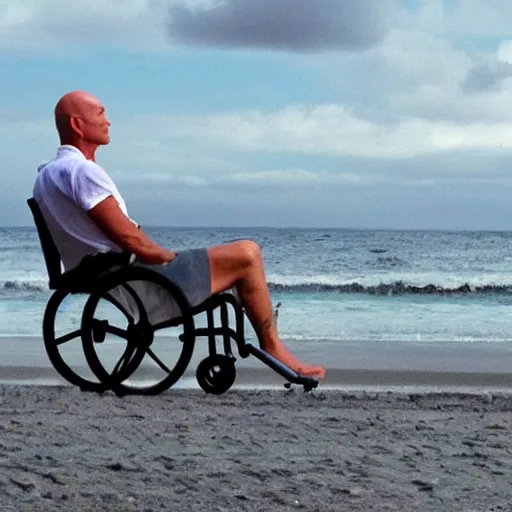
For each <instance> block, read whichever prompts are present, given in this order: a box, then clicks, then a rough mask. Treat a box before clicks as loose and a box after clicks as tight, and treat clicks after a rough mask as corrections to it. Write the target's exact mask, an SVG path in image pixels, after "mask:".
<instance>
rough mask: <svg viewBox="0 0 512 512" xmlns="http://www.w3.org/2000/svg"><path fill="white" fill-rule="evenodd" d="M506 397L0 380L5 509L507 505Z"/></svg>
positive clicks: (0, 479)
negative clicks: (91, 388) (88, 386)
mask: <svg viewBox="0 0 512 512" xmlns="http://www.w3.org/2000/svg"><path fill="white" fill-rule="evenodd" d="M511 420H512V394H511V393H510V391H507V390H501V391H497V390H495V391H492V390H487V391H485V390H484V391H482V390H480V391H470V392H461V391H455V390H452V391H446V390H445V391H442V390H437V391H405V390H402V391H393V392H389V391H378V392H376V391H368V390H367V391H364V390H359V391H348V390H341V389H336V390H335V389H332V390H326V389H322V388H319V389H317V390H315V391H314V392H312V393H304V392H303V391H302V390H301V389H299V388H293V389H292V390H291V391H286V390H284V388H278V389H274V390H269V389H266V390H264V389H259V390H258V389H253V390H250V389H232V390H230V391H228V392H227V393H226V394H225V395H222V396H211V395H206V394H204V393H203V392H202V391H199V390H193V389H174V390H170V391H169V392H166V393H164V394H162V395H159V396H157V397H134V396H132V397H124V398H122V399H120V398H117V397H115V396H113V395H112V394H108V393H107V394H104V395H102V396H100V395H96V394H88V393H82V392H80V391H79V390H78V389H75V388H72V387H69V386H27V385H20V384H17V385H2V386H0V496H1V503H0V510H2V512H3V511H25V510H27V511H57V510H62V511H75V510H77V511H103V510H104V511H147V512H149V511H159V510H169V511H185V512H188V511H205V510H207V511H227V510H229V511H231V510H233V511H273V510H276V511H281V510H282V511H297V510H305V511H343V510H350V511H368V510H379V511H380V510H400V511H407V512H409V511H415V510H419V511H429V510H440V511H452V510H453V511H466V512H469V511H479V512H480V511H486V512H490V511H501V510H503V511H505V510H507V511H509V510H512V485H511V482H512V421H511Z"/></svg>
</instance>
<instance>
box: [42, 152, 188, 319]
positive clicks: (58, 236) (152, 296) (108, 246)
mask: <svg viewBox="0 0 512 512" xmlns="http://www.w3.org/2000/svg"><path fill="white" fill-rule="evenodd" d="M109 196H113V197H114V198H115V199H116V200H117V202H118V203H119V207H120V208H121V210H122V211H123V213H124V214H125V215H127V216H128V213H127V210H126V204H125V202H124V200H123V198H122V197H121V194H120V193H119V191H118V189H117V187H116V185H115V184H114V182H113V181H112V179H111V178H110V176H109V175H108V174H107V173H106V172H105V170H104V169H102V168H101V167H100V166H99V165H98V164H96V163H95V162H92V161H91V160H87V159H86V158H85V156H84V154H83V153H82V152H81V151H80V150H79V149H77V148H75V147H73V146H60V147H59V148H58V150H57V155H56V157H55V158H54V159H53V160H50V161H49V162H47V163H45V164H42V165H40V166H39V168H38V175H37V178H36V181H35V184H34V189H33V197H34V199H35V200H36V201H37V203H38V205H39V208H40V210H41V213H42V215H43V217H44V220H45V221H46V224H47V226H48V229H49V231H50V234H51V236H52V238H53V241H54V242H55V245H56V246H57V249H58V251H59V253H60V257H61V260H62V263H63V265H64V269H65V270H66V271H69V270H71V269H72V268H74V267H76V266H77V265H78V264H79V263H80V261H81V260H82V259H83V258H84V256H86V255H88V254H94V253H97V252H108V251H119V252H120V251H121V249H120V248H119V247H118V246H117V245H116V244H114V243H113V242H112V241H110V240H109V239H108V238H107V237H106V236H105V235H104V234H103V232H102V231H101V230H100V229H99V228H98V227H97V226H96V224H95V223H94V222H93V221H92V220H91V219H90V217H89V216H88V215H87V212H88V211H89V210H91V209H92V208H94V207H95V206H96V205H98V204H99V203H101V201H103V200H104V199H106V198H107V197H109ZM130 220H132V219H130ZM132 222H134V221H133V220H132ZM134 224H136V223H135V222H134ZM131 285H132V288H134V289H135V290H136V291H137V294H138V295H139V297H140V299H141V300H142V302H143V304H144V306H145V309H146V312H147V314H148V317H149V319H150V321H151V322H152V323H158V322H162V321H164V320H167V319H169V318H173V317H175V316H178V315H179V314H180V312H179V309H177V306H176V303H175V301H174V300H173V299H172V298H171V297H170V295H169V294H168V293H167V292H166V291H165V290H164V289H163V288H162V287H161V286H157V285H153V284H152V283H147V282H143V281H136V282H132V283H131ZM110 293H111V294H112V295H115V297H116V299H117V300H118V301H119V302H121V303H122V304H123V305H124V306H125V308H126V309H127V310H128V311H130V312H131V313H132V316H133V317H134V319H135V320H137V318H138V308H137V306H136V304H135V303H134V301H133V299H132V297H131V295H130V294H129V293H127V292H126V290H125V289H124V288H122V287H117V288H115V289H113V290H111V291H110Z"/></svg>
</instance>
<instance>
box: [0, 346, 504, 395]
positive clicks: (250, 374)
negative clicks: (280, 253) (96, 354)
mask: <svg viewBox="0 0 512 512" xmlns="http://www.w3.org/2000/svg"><path fill="white" fill-rule="evenodd" d="M172 346H173V345H172V344H171V343H168V340H166V339H165V338H162V339H160V340H158V342H155V343H154V348H155V352H156V353H157V354H159V355H161V356H162V358H163V360H164V361H165V358H166V357H167V358H168V359H167V360H168V361H171V360H173V358H174V357H175V354H173V351H172V350H170V349H169V347H172ZM288 346H289V347H290V348H291V350H292V351H293V353H295V354H296V355H297V357H299V358H300V359H302V360H304V361H307V362H314V363H317V364H322V365H324V366H325V367H326V368H327V376H326V379H325V380H324V381H323V382H322V383H321V384H320V389H322V388H325V389H329V388H332V389H344V388H345V389H348V388H354V387H359V388H361V389H365V388H389V389H398V388H400V387H423V388H427V389H439V388H443V389H450V388H469V389H485V388H493V389H512V371H511V369H512V346H511V345H509V344H507V343H478V344H477V343H467V344H463V343H453V344H444V343H441V342H437V343H423V344H417V343H412V344H406V343H393V344H391V343H386V342H372V343H369V342H365V343H361V342H357V341H351V342H339V343H336V342H326V343H323V344H320V343H308V342H297V343H294V344H293V345H292V344H289V345H288ZM71 348H72V350H71V351H68V352H67V353H66V357H65V359H66V361H67V362H69V364H70V365H71V366H72V367H73V368H74V369H77V370H78V371H79V373H81V374H82V375H84V376H92V375H91V372H90V370H89V369H88V365H87V363H86V361H85V357H84V355H83V352H82V347H81V344H80V342H78V343H76V344H75V345H73V346H72V347H71ZM118 348H119V346H118V345H115V344H112V345H106V346H104V347H102V350H103V349H105V350H106V352H105V354H106V356H108V355H109V354H112V353H113V352H112V351H113V350H117V349H118ZM109 351H110V352H109ZM0 354H1V357H0V382H1V383H17V384H31V383H32V384H37V385H61V384H66V382H65V381H64V380H63V379H62V378H61V377H60V376H59V375H58V373H57V372H56V371H55V370H54V369H53V367H52V366H51V363H50V361H49V359H48V357H47V355H46V352H45V349H44V345H43V342H42V340H41V338H40V337H37V336H35V337H7V336H6V337H3V338H0ZM207 355H208V354H207V344H206V342H202V341H196V346H195V349H194V355H193V357H192V360H191V362H190V363H189V365H188V368H187V371H186V372H185V375H184V376H183V377H182V379H181V380H180V381H178V383H177V384H176V385H175V386H174V387H178V388H186V389H198V386H197V383H196V382H195V370H196V368H197V365H198V364H199V362H200V361H201V360H202V359H203V358H204V357H206V356H207ZM235 357H236V358H237V360H236V370H237V378H236V381H235V384H234V386H233V388H232V389H239V388H240V389H242V388H243V389H247V388H251V387H253V388H260V389H261V388H265V387H266V388H269V389H272V388H279V387H281V386H282V385H283V384H284V383H285V380H284V379H283V378H282V377H281V376H280V375H278V374H277V373H275V372H274V371H272V370H271V369H270V368H268V367H267V366H265V365H264V364H263V363H261V362H260V361H258V360H257V359H256V358H254V357H249V358H247V359H242V358H240V357H238V354H237V352H236V350H235ZM152 371H153V370H152V369H151V368H150V367H149V366H147V365H146V366H142V367H141V368H140V370H139V371H138V372H137V376H138V377H140V378H150V377H151V375H152Z"/></svg>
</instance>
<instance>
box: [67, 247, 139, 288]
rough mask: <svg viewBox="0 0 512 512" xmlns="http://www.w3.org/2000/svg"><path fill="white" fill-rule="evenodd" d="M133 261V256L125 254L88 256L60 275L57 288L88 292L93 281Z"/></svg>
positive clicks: (113, 253)
mask: <svg viewBox="0 0 512 512" xmlns="http://www.w3.org/2000/svg"><path fill="white" fill-rule="evenodd" d="M135 260H136V258H135V254H132V253H127V252H100V253H96V254H88V255H87V256H85V257H84V258H83V259H82V261H81V262H80V264H79V265H78V266H77V267H75V268H73V269H71V270H69V271H68V272H65V273H64V274H62V276H61V279H60V283H59V286H66V287H67V288H70V289H71V290H73V291H89V290H90V288H91V285H92V283H93V281H94V280H95V279H97V278H98V277H101V276H103V275H105V274H107V273H108V272H111V271H113V270H115V269H117V268H121V267H126V266H128V265H131V264H133V263H134V262H135Z"/></svg>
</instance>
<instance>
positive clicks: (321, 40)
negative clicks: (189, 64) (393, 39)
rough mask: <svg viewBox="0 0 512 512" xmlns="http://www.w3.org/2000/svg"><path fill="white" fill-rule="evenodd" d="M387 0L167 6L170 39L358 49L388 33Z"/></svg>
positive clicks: (233, 0)
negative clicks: (168, 9) (203, 6)
mask: <svg viewBox="0 0 512 512" xmlns="http://www.w3.org/2000/svg"><path fill="white" fill-rule="evenodd" d="M390 5H391V4H390V3H389V1H388V0H379V1H378V2H376V1H375V0H343V1H341V0H225V1H223V2H221V3H216V4H215V5H214V6H211V7H209V8H195V9H194V8H191V7H189V6H185V5H178V4H176V3H174V4H171V7H170V25H169V34H170V37H171V38H172V39H173V40H174V41H176V42H178V43H183V44H191V45H198V46H219V47H227V48H261V49H267V50H268V49H271V50H282V51H291V52H319V51H335V50H358V49H364V48H368V47H371V46H374V45H376V44H378V43H379V42H380V41H381V40H382V39H383V37H384V36H385V34H386V30H387V24H386V18H387V13H388V10H389V8H390Z"/></svg>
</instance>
